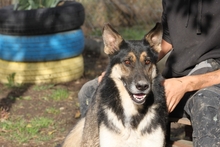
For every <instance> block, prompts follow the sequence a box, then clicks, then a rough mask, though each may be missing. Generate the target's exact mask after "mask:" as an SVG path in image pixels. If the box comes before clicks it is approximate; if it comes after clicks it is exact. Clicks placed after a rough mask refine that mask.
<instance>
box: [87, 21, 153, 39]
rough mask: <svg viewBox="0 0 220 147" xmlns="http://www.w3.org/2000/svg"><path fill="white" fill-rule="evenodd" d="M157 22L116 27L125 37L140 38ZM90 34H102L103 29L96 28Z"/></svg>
mask: <svg viewBox="0 0 220 147" xmlns="http://www.w3.org/2000/svg"><path fill="white" fill-rule="evenodd" d="M154 25H155V24H152V25H147V26H145V25H136V26H132V27H119V28H117V27H115V28H114V29H115V30H117V32H118V33H119V34H120V35H121V36H122V37H123V38H124V39H128V40H129V39H132V40H138V39H142V38H143V37H144V35H145V34H147V32H148V31H150V29H151V28H153V26H154ZM90 36H98V37H101V36H102V31H101V29H94V30H93V31H92V32H91V34H90Z"/></svg>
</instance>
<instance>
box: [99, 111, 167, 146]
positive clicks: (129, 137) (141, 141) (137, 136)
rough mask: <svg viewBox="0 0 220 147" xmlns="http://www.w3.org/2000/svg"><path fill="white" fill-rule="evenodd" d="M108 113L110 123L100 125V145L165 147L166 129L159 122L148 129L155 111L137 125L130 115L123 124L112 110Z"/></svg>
mask: <svg viewBox="0 0 220 147" xmlns="http://www.w3.org/2000/svg"><path fill="white" fill-rule="evenodd" d="M106 111H107V110H106ZM106 113H107V116H108V122H109V123H108V124H104V123H101V125H100V132H99V137H100V147H125V146H126V147H147V146H153V147H163V144H164V131H163V130H162V128H161V126H160V125H159V124H158V126H157V127H156V128H155V129H153V131H151V132H150V133H147V131H146V129H147V128H148V127H151V125H152V119H153V118H154V112H149V113H148V115H146V116H145V117H144V118H143V119H142V120H141V121H140V123H138V125H137V126H136V127H134V126H132V125H131V118H129V117H127V118H126V119H125V120H124V124H123V123H122V121H121V120H119V119H118V117H117V116H116V114H114V113H113V112H111V110H108V112H106Z"/></svg>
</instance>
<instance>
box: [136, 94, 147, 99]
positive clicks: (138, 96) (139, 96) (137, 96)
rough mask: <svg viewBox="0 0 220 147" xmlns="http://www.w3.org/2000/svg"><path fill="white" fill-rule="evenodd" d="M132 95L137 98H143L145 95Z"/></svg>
mask: <svg viewBox="0 0 220 147" xmlns="http://www.w3.org/2000/svg"><path fill="white" fill-rule="evenodd" d="M133 96H134V98H135V99H137V100H141V99H144V98H145V97H146V95H145V94H143V95H133Z"/></svg>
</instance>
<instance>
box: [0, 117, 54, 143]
mask: <svg viewBox="0 0 220 147" xmlns="http://www.w3.org/2000/svg"><path fill="white" fill-rule="evenodd" d="M52 124H54V122H53V120H52V119H49V118H45V117H39V118H37V117H35V118H33V119H31V120H29V121H27V120H25V119H24V118H23V117H18V118H15V119H9V120H7V121H3V122H1V123H0V129H1V131H0V136H4V137H5V138H7V139H8V140H11V141H14V142H18V143H25V142H28V141H30V140H33V139H35V138H38V136H39V133H40V136H41V139H38V140H39V141H44V139H45V138H48V135H49V133H48V132H44V131H43V129H45V128H48V127H50V126H51V125H52ZM9 132H10V133H9ZM51 137H52V136H50V137H49V138H48V139H51ZM43 138H44V139H43Z"/></svg>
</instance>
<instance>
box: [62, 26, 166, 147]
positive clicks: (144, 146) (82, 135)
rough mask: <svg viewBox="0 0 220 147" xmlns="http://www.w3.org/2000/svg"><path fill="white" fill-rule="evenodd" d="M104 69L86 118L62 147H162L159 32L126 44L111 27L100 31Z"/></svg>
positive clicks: (163, 117) (163, 125)
mask: <svg viewBox="0 0 220 147" xmlns="http://www.w3.org/2000/svg"><path fill="white" fill-rule="evenodd" d="M102 37H103V42H104V52H105V53H106V54H107V55H108V56H109V59H110V60H109V65H108V67H107V69H106V73H105V75H104V77H103V79H102V81H101V82H100V84H99V86H98V89H97V91H96V93H95V95H94V97H93V100H92V102H91V104H90V107H89V109H88V112H87V114H86V116H85V117H84V118H82V119H81V120H80V121H79V122H78V123H77V124H76V126H75V127H74V128H73V129H72V130H71V131H70V133H69V134H68V135H67V137H66V138H65V140H64V143H63V145H62V146H63V147H164V146H165V144H166V143H165V134H166V125H167V118H168V117H167V116H168V112H167V107H166V100H165V94H164V93H165V92H164V88H163V86H162V85H161V82H162V80H163V78H162V76H161V75H160V72H159V71H158V68H157V65H156V63H157V59H158V53H159V52H160V50H161V40H162V26H161V24H160V23H157V24H156V26H155V27H154V28H153V29H152V30H151V31H149V33H147V34H146V35H145V36H144V38H143V39H142V40H125V39H123V38H122V36H121V35H120V34H119V33H118V32H117V31H116V30H114V29H113V28H112V27H111V25H110V24H106V25H105V26H104V28H103V33H102Z"/></svg>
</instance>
